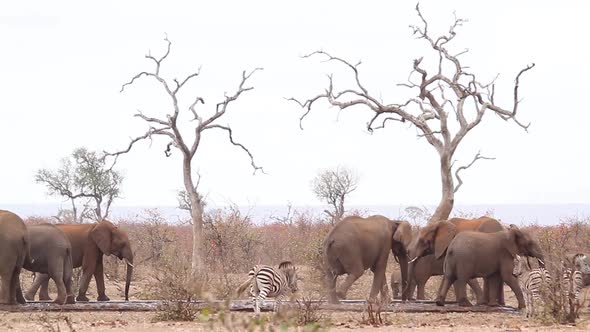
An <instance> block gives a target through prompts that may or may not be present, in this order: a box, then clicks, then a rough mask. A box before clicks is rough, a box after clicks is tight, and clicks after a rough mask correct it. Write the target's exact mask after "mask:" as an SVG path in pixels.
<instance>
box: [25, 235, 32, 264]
mask: <svg viewBox="0 0 590 332" xmlns="http://www.w3.org/2000/svg"><path fill="white" fill-rule="evenodd" d="M23 248H24V249H25V255H24V256H25V259H24V261H23V266H24V267H28V268H31V267H32V265H33V263H34V260H33V258H32V257H31V248H30V246H29V240H28V237H23Z"/></svg>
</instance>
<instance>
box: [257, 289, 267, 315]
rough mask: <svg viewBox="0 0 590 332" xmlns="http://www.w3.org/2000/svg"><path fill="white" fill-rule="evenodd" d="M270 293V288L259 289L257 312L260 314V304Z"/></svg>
mask: <svg viewBox="0 0 590 332" xmlns="http://www.w3.org/2000/svg"><path fill="white" fill-rule="evenodd" d="M267 294H268V290H266V289H262V290H260V291H259V293H258V296H257V297H256V310H257V311H256V314H257V315H259V314H260V304H261V303H262V301H264V299H266V295H267Z"/></svg>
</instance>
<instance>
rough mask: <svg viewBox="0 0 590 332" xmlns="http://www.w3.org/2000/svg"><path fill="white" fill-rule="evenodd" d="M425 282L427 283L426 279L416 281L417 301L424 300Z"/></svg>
mask: <svg viewBox="0 0 590 332" xmlns="http://www.w3.org/2000/svg"><path fill="white" fill-rule="evenodd" d="M426 281H428V279H426V280H418V281H417V286H418V294H416V299H417V300H426V294H425V289H426Z"/></svg>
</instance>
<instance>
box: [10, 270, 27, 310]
mask: <svg viewBox="0 0 590 332" xmlns="http://www.w3.org/2000/svg"><path fill="white" fill-rule="evenodd" d="M20 271H21V268H20V267H15V268H14V270H13V271H12V275H11V277H10V303H11V304H16V303H20V304H25V303H27V301H25V298H24V297H23V293H22V290H21V288H20V278H19V276H20Z"/></svg>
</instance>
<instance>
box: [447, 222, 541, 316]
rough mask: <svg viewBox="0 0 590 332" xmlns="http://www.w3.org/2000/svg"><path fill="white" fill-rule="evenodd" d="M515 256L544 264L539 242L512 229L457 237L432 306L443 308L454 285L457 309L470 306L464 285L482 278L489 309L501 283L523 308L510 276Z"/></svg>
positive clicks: (463, 233) (451, 247)
mask: <svg viewBox="0 0 590 332" xmlns="http://www.w3.org/2000/svg"><path fill="white" fill-rule="evenodd" d="M516 255H521V256H530V257H536V258H537V259H538V260H539V263H540V264H541V265H542V266H544V264H545V263H544V262H543V252H542V251H541V247H540V246H539V242H538V241H537V240H536V239H535V238H533V237H532V236H531V235H530V234H529V233H528V232H526V231H522V230H520V229H519V228H518V227H516V226H515V225H510V228H509V229H507V230H503V231H499V232H495V233H482V232H473V231H465V232H461V233H459V234H457V236H455V238H454V239H453V241H451V244H450V245H449V247H448V249H447V254H446V258H445V263H444V279H443V284H442V287H441V289H440V291H439V294H438V297H437V299H436V304H437V305H439V306H443V305H444V303H445V298H446V296H447V292H448V290H449V287H450V286H451V284H453V283H454V282H456V288H455V289H456V292H457V302H458V303H459V305H460V306H469V305H471V304H470V303H469V302H468V301H467V295H466V293H465V284H466V282H467V281H468V280H469V279H472V278H476V277H483V278H485V279H486V280H487V282H488V285H489V290H490V303H489V304H490V305H497V302H495V301H496V298H497V295H498V294H496V292H497V290H498V286H499V285H500V283H501V282H502V281H504V282H506V284H508V286H510V288H511V289H512V291H513V292H514V294H515V295H516V298H517V300H518V308H519V309H522V308H524V307H525V302H524V298H523V295H522V291H521V289H520V286H519V284H518V279H517V278H516V277H515V276H514V275H513V274H512V273H513V270H514V257H515V256H516Z"/></svg>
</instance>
